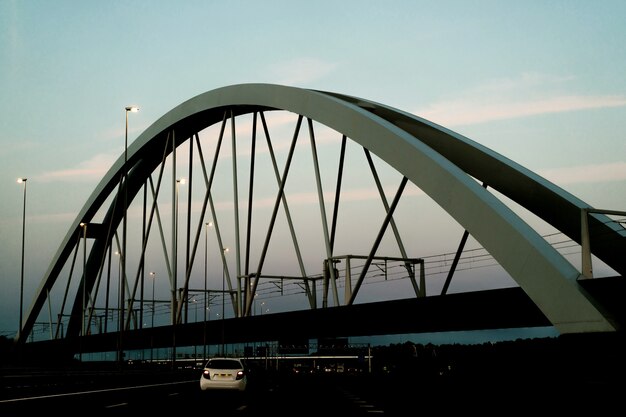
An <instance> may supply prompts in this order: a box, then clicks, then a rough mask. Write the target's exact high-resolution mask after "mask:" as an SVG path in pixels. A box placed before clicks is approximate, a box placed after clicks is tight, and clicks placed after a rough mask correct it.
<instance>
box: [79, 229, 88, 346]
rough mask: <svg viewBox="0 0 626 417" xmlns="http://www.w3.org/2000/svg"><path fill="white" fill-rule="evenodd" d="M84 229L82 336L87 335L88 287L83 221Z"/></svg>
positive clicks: (85, 237)
mask: <svg viewBox="0 0 626 417" xmlns="http://www.w3.org/2000/svg"><path fill="white" fill-rule="evenodd" d="M80 227H82V229H83V308H82V312H81V316H82V323H83V329H82V334H81V336H85V308H86V306H85V304H86V287H87V223H81V224H80Z"/></svg>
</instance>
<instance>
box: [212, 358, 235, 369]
mask: <svg viewBox="0 0 626 417" xmlns="http://www.w3.org/2000/svg"><path fill="white" fill-rule="evenodd" d="M206 368H213V369H241V363H239V361H233V360H228V359H211V360H210V361H209V362H208V363H207V365H206Z"/></svg>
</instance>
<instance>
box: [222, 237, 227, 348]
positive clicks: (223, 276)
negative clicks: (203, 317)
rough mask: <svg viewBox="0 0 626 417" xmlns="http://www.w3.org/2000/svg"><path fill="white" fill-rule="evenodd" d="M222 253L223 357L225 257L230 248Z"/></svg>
mask: <svg viewBox="0 0 626 417" xmlns="http://www.w3.org/2000/svg"><path fill="white" fill-rule="evenodd" d="M222 252H223V253H224V260H223V266H222V355H224V354H225V353H226V352H224V299H225V298H226V291H225V288H224V281H225V275H226V257H225V256H226V254H227V253H228V248H224V249H222Z"/></svg>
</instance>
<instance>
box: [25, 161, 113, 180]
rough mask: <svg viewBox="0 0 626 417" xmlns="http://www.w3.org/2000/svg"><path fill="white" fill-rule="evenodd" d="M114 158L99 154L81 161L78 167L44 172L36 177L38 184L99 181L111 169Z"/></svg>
mask: <svg viewBox="0 0 626 417" xmlns="http://www.w3.org/2000/svg"><path fill="white" fill-rule="evenodd" d="M115 159H116V156H115V155H112V154H99V155H96V156H94V157H92V158H91V159H88V160H86V161H83V162H81V163H79V164H78V166H76V167H74V168H69V169H62V170H58V171H49V172H44V173H43V174H41V175H38V176H37V180H38V181H39V182H52V181H67V182H92V181H99V180H100V179H101V178H102V177H103V176H104V175H105V174H106V172H107V171H108V170H109V169H110V168H111V166H112V165H113V162H114V161H115Z"/></svg>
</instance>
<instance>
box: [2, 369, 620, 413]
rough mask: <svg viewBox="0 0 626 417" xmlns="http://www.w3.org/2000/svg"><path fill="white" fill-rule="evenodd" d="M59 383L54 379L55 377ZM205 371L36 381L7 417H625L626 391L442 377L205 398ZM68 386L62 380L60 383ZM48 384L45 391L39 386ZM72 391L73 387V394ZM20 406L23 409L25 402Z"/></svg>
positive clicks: (350, 379) (265, 382)
mask: <svg viewBox="0 0 626 417" xmlns="http://www.w3.org/2000/svg"><path fill="white" fill-rule="evenodd" d="M48 376H49V377H50V375H48ZM199 377H200V371H198V370H191V371H187V372H184V373H177V374H171V375H159V374H158V373H155V374H147V373H146V374H143V373H137V374H130V373H129V374H126V375H123V376H122V378H119V375H118V376H115V377H113V376H109V377H107V376H105V375H98V374H90V375H82V376H80V377H77V376H74V377H71V378H68V379H66V380H65V381H66V382H64V383H59V384H55V383H52V381H53V380H54V377H51V378H42V377H37V376H30V383H29V384H24V383H21V384H20V383H15V382H13V383H11V382H9V381H6V380H5V381H4V386H3V392H2V397H1V398H0V416H2V417H12V416H24V415H33V414H34V413H38V414H40V413H42V412H43V413H46V414H48V413H50V412H52V413H53V414H55V415H63V416H72V415H85V414H89V415H97V416H106V415H111V416H152V415H154V416H160V415H174V416H175V417H177V414H180V413H184V415H186V416H187V415H189V416H193V415H214V416H241V417H243V416H289V417H308V416H316V417H326V416H327V415H333V416H334V415H341V416H342V417H350V416H354V417H358V416H372V415H384V416H415V415H419V414H422V413H426V412H428V413H432V412H433V411H434V412H436V413H437V414H439V413H446V414H451V413H463V414H467V413H468V412H471V413H475V412H479V413H481V414H482V415H485V414H486V415H499V416H501V415H508V414H519V413H522V412H525V413H531V412H532V413H536V412H539V410H541V412H546V411H553V412H559V413H560V414H561V413H563V412H577V414H578V413H580V412H582V411H585V410H589V411H593V412H594V415H598V413H601V414H602V415H614V414H616V413H617V414H620V413H621V412H620V411H619V410H621V411H623V408H624V406H623V403H622V400H621V395H622V392H623V388H624V381H623V380H621V381H571V383H568V382H567V381H564V380H547V379H545V378H542V377H541V375H537V378H536V379H532V380H528V379H524V380H517V379H515V378H507V379H498V380H494V379H490V378H485V377H482V376H481V375H475V376H473V377H471V378H463V379H454V378H449V377H447V376H446V375H442V376H441V377H440V378H437V379H424V378H421V377H420V375H416V374H411V373H410V372H407V373H405V374H397V375H368V374H361V375H347V374H334V373H333V374H313V375H265V376H264V377H263V378H262V379H259V380H257V382H256V384H254V385H251V386H250V390H249V391H248V392H246V393H242V394H240V393H227V392H202V391H200V389H199ZM58 379H59V380H62V378H60V377H59V378H58ZM38 381H39V382H38ZM68 381H73V383H72V384H69V383H68ZM18 398H19V399H18Z"/></svg>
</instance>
